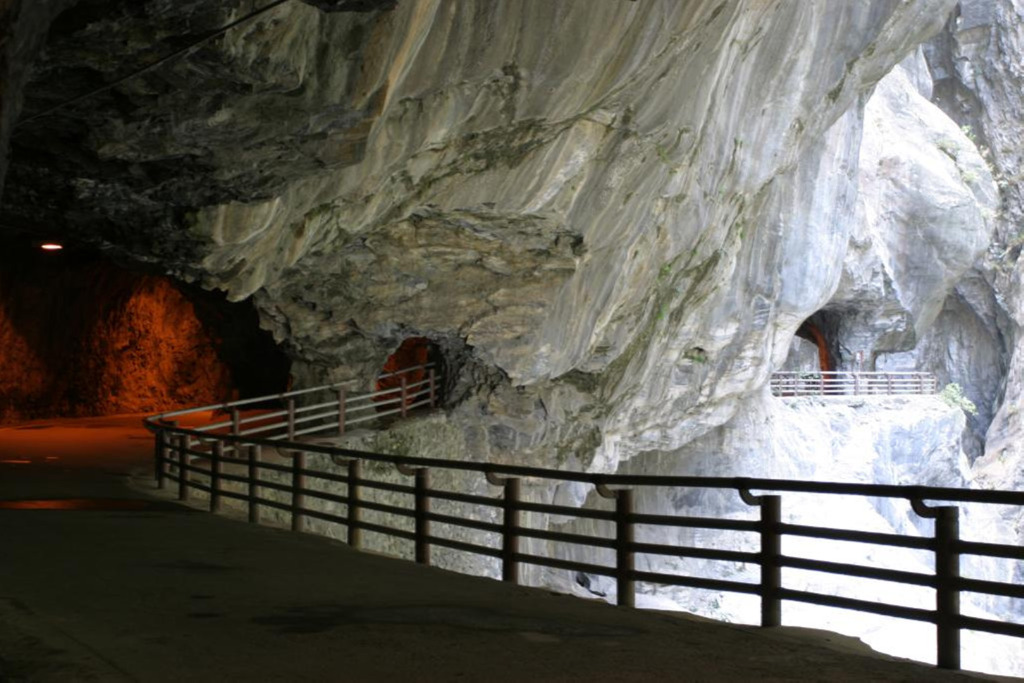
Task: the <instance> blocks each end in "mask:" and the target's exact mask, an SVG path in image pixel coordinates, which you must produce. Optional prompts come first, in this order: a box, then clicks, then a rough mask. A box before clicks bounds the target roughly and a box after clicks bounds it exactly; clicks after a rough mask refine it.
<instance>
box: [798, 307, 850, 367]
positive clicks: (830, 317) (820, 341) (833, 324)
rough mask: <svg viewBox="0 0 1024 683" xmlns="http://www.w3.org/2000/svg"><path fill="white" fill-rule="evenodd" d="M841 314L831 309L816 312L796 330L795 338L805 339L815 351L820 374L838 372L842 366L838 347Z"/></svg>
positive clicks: (841, 354)
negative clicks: (812, 345)
mask: <svg viewBox="0 0 1024 683" xmlns="http://www.w3.org/2000/svg"><path fill="white" fill-rule="evenodd" d="M843 317H844V315H843V313H842V312H840V311H836V310H831V309H822V310H820V311H816V312H815V313H814V314H813V315H811V316H810V317H808V318H807V319H806V320H804V321H803V323H801V324H800V327H799V328H797V331H796V336H797V337H799V338H801V339H805V340H807V341H809V342H811V343H812V344H814V346H815V347H816V349H817V356H818V363H817V365H818V367H817V368H816V369H817V370H819V371H821V372H832V371H835V370H839V368H840V367H841V366H842V365H843V360H844V359H843V353H842V348H841V345H840V341H839V340H840V338H841V332H842V323H843Z"/></svg>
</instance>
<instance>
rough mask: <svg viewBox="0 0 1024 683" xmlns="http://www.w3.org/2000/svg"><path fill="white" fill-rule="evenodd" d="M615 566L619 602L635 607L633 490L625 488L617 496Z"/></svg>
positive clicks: (625, 605)
mask: <svg viewBox="0 0 1024 683" xmlns="http://www.w3.org/2000/svg"><path fill="white" fill-rule="evenodd" d="M615 567H616V576H615V580H616V583H617V591H616V595H617V602H618V604H619V605H621V606H622V607H633V606H634V605H635V603H636V591H635V590H634V587H633V491H631V490H630V489H623V490H621V491H619V492H618V496H617V497H616V498H615Z"/></svg>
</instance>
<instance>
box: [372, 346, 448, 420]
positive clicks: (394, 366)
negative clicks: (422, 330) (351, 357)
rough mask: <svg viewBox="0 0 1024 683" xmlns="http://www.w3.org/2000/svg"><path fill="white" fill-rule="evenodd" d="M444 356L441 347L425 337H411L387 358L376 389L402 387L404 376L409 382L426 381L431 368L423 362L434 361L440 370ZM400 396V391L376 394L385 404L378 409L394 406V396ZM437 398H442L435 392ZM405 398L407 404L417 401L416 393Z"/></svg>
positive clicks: (437, 388) (407, 383)
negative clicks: (427, 367) (428, 368)
mask: <svg viewBox="0 0 1024 683" xmlns="http://www.w3.org/2000/svg"><path fill="white" fill-rule="evenodd" d="M441 358H442V355H441V350H440V349H439V348H438V346H437V345H436V344H434V343H433V342H432V341H430V340H429V339H427V338H426V337H408V338H406V339H404V340H403V341H402V343H401V344H399V346H398V348H397V349H395V350H394V352H392V354H391V355H390V356H388V358H387V360H386V361H385V362H384V366H383V367H382V368H381V376H380V378H378V379H377V382H376V386H375V390H376V391H384V390H386V389H399V388H400V387H401V385H402V379H403V378H404V379H405V382H406V385H415V384H418V383H420V382H423V381H424V380H425V379H427V378H428V370H427V369H426V368H425V367H423V366H426V365H428V364H433V366H434V369H435V371H437V370H438V369H439V368H440V364H441ZM436 390H437V391H440V383H437V385H436ZM399 398H400V395H399V392H398V391H395V392H394V393H388V394H383V395H381V396H379V397H377V399H376V400H377V401H378V402H379V403H381V404H382V405H379V406H378V407H377V410H378V411H380V412H383V411H385V410H389V409H391V408H393V407H394V403H393V402H394V400H395V399H399ZM435 400H440V397H439V396H435ZM405 402H406V404H407V405H411V404H413V403H415V402H416V397H415V396H414V395H410V396H407V398H406V400H405Z"/></svg>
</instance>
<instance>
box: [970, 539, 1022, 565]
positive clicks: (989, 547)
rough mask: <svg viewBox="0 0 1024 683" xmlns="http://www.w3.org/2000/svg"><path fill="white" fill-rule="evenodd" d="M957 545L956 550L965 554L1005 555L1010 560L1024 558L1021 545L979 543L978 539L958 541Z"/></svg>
mask: <svg viewBox="0 0 1024 683" xmlns="http://www.w3.org/2000/svg"><path fill="white" fill-rule="evenodd" d="M955 545H956V551H957V552H959V553H961V554H963V555H980V556H982V557H1003V558H1006V559H1008V560H1024V547H1021V546H1019V545H1003V544H1002V543H979V542H977V541H957V542H956V544H955Z"/></svg>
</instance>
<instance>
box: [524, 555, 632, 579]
mask: <svg viewBox="0 0 1024 683" xmlns="http://www.w3.org/2000/svg"><path fill="white" fill-rule="evenodd" d="M512 559H513V560H514V561H516V562H522V563H523V564H537V565H540V566H542V567H551V568H552V569H567V570H569V571H573V572H586V573H588V574H597V575H599V576H615V567H606V566H604V565H600V564H588V563H586V562H573V561H572V560H559V559H558V558H555V557H544V556H543V555H532V554H529V553H512Z"/></svg>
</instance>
